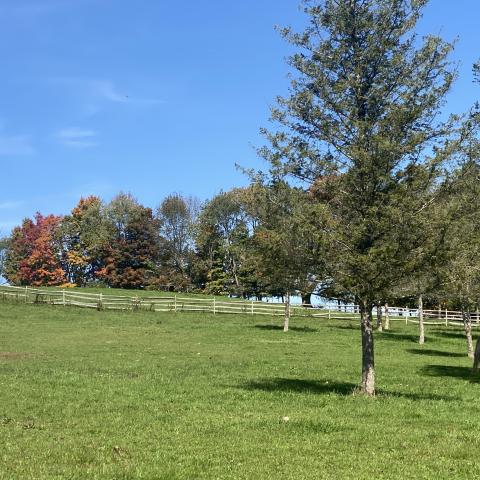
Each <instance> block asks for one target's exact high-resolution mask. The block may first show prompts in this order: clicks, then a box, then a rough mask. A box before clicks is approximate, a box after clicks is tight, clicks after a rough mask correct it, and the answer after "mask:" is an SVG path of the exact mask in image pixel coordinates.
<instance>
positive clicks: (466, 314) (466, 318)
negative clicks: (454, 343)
mask: <svg viewBox="0 0 480 480" xmlns="http://www.w3.org/2000/svg"><path fill="white" fill-rule="evenodd" d="M462 317H463V328H464V329H465V336H466V337H467V355H468V358H475V357H474V354H473V339H472V317H471V316H470V311H469V310H465V308H464V307H462ZM477 347H478V345H477Z"/></svg>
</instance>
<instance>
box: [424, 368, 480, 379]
mask: <svg viewBox="0 0 480 480" xmlns="http://www.w3.org/2000/svg"><path fill="white" fill-rule="evenodd" d="M421 372H422V373H423V374H424V375H428V376H429V377H449V378H459V379H462V380H466V381H469V382H471V383H480V375H478V374H477V375H474V374H473V373H472V369H471V367H457V366H453V365H426V366H425V367H423V368H422V370H421Z"/></svg>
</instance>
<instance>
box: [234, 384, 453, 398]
mask: <svg viewBox="0 0 480 480" xmlns="http://www.w3.org/2000/svg"><path fill="white" fill-rule="evenodd" d="M239 387H240V388H243V389H245V390H250V391H252V390H260V391H263V392H291V393H307V394H313V395H328V394H336V395H341V396H350V395H355V394H356V393H358V385H356V384H354V383H349V382H337V381H332V380H302V379H298V378H265V379H259V380H252V381H249V382H246V383H243V384H241V385H240V386H239ZM376 394H377V397H397V398H406V399H409V400H441V401H456V400H458V399H459V398H458V397H447V396H444V395H436V394H420V393H406V392H392V391H388V390H377V392H376Z"/></svg>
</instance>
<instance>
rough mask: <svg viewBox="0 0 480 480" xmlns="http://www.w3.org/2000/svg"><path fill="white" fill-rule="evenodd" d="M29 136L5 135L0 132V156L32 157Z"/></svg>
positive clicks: (32, 151) (32, 150) (32, 152)
mask: <svg viewBox="0 0 480 480" xmlns="http://www.w3.org/2000/svg"><path fill="white" fill-rule="evenodd" d="M34 153H35V150H34V148H33V147H32V145H31V140H30V136H29V135H5V134H3V133H2V132H0V156H17V155H33V154H34Z"/></svg>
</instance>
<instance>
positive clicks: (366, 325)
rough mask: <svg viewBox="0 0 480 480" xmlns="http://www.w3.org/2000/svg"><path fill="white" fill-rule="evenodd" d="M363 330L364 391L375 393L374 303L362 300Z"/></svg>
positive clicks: (361, 323) (361, 316) (361, 319)
mask: <svg viewBox="0 0 480 480" xmlns="http://www.w3.org/2000/svg"><path fill="white" fill-rule="evenodd" d="M359 304H360V326H361V331H362V393H364V394H365V395H369V396H374V395H375V357H374V350H373V326H372V304H371V303H369V302H365V301H360V302H359Z"/></svg>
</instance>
